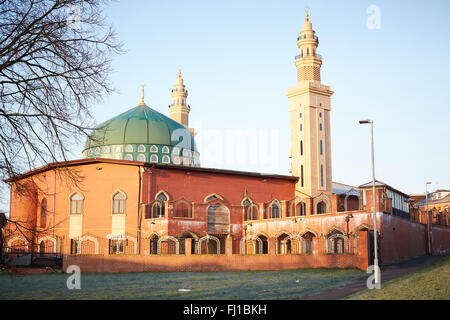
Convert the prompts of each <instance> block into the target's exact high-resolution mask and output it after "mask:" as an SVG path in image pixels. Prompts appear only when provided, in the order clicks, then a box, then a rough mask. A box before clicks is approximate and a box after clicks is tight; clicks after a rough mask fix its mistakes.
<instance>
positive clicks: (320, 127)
mask: <svg viewBox="0 0 450 320" xmlns="http://www.w3.org/2000/svg"><path fill="white" fill-rule="evenodd" d="M319 129H320V131H322V124H321V123H319Z"/></svg>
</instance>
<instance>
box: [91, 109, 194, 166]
mask: <svg viewBox="0 0 450 320" xmlns="http://www.w3.org/2000/svg"><path fill="white" fill-rule="evenodd" d="M166 153H167V154H170V155H171V156H172V157H171V159H170V160H167V157H168V155H165V154H166ZM155 156H156V157H155ZM175 156H177V157H176V158H177V159H175ZM178 156H179V157H178ZM83 157H84V158H92V157H103V158H115V159H125V160H137V161H148V162H158V163H175V164H182V163H183V162H184V164H185V165H197V162H198V158H199V154H198V152H197V147H196V145H195V140H194V137H193V136H192V134H191V133H190V132H189V130H188V129H187V128H186V127H184V126H183V125H182V124H180V123H178V122H176V121H174V120H172V119H170V118H169V117H166V116H165V115H163V114H161V113H159V112H158V111H155V110H153V109H152V108H149V107H148V106H147V105H139V106H137V107H135V108H133V109H130V110H128V111H126V112H124V113H122V114H120V115H118V116H116V117H114V118H112V119H110V120H108V121H105V122H103V123H102V124H100V125H98V126H97V127H96V128H95V129H94V131H93V132H92V134H91V135H90V136H89V137H88V139H87V141H86V145H85V149H84V150H83ZM185 158H189V159H185ZM150 159H153V161H149V160H150ZM154 159H158V160H156V161H155V160H154ZM163 159H164V160H163ZM194 159H195V161H194ZM188 160H189V161H188ZM168 161H169V162H168ZM187 162H189V163H190V164H187Z"/></svg>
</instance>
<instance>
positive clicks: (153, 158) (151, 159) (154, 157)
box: [150, 154, 158, 162]
mask: <svg viewBox="0 0 450 320" xmlns="http://www.w3.org/2000/svg"><path fill="white" fill-rule="evenodd" d="M150 162H158V156H157V155H156V154H152V155H151V156H150Z"/></svg>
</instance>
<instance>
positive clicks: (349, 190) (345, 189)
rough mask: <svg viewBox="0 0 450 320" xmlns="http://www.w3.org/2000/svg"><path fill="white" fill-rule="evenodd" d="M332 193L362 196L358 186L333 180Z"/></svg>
mask: <svg viewBox="0 0 450 320" xmlns="http://www.w3.org/2000/svg"><path fill="white" fill-rule="evenodd" d="M332 193H333V194H345V195H351V196H358V197H359V196H360V191H359V189H358V187H355V186H350V185H348V184H343V183H339V182H332Z"/></svg>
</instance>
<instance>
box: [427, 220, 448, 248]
mask: <svg viewBox="0 0 450 320" xmlns="http://www.w3.org/2000/svg"><path fill="white" fill-rule="evenodd" d="M431 240H432V242H431V248H432V251H433V254H443V253H449V252H450V228H449V227H443V226H436V225H432V226H431Z"/></svg>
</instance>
